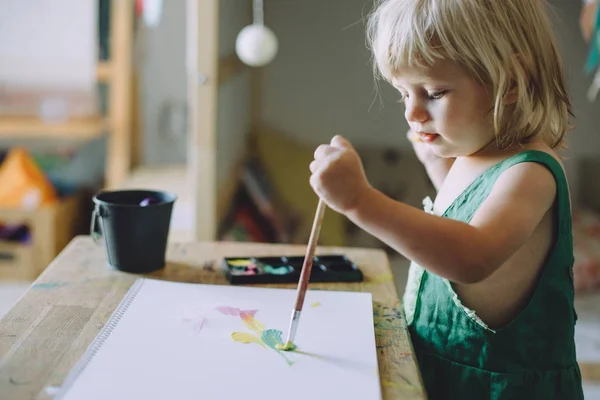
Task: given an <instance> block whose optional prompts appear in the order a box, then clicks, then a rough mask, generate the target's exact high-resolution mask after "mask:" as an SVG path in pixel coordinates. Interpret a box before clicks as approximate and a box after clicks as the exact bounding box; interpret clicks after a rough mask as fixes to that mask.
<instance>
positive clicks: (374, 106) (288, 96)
mask: <svg viewBox="0 0 600 400" xmlns="http://www.w3.org/2000/svg"><path fill="white" fill-rule="evenodd" d="M371 4H372V1H371V0H328V1H323V0H303V1H297V0H266V1H265V7H266V10H265V24H266V25H268V26H269V27H271V28H272V29H273V30H274V31H275V33H276V34H277V36H278V39H279V45H280V47H279V48H280V50H279V53H278V55H277V57H276V59H275V60H274V61H273V63H272V64H270V65H268V66H267V67H266V68H265V69H264V72H263V73H261V85H260V93H261V103H260V107H261V120H262V123H264V124H265V125H267V126H268V127H270V128H272V129H274V130H276V131H279V132H281V133H282V134H285V135H289V136H292V137H294V138H297V139H299V140H301V141H303V142H305V143H310V144H313V143H320V142H323V141H328V140H329V139H330V138H331V137H332V136H333V135H335V134H343V135H345V136H346V137H348V138H349V139H350V140H351V141H353V142H356V143H359V142H361V143H368V142H371V141H373V140H377V141H378V142H380V143H386V144H397V145H404V144H405V141H404V139H403V137H404V134H405V132H406V129H407V124H406V122H405V121H404V118H403V111H402V108H401V106H400V105H399V104H397V103H396V100H398V95H397V94H396V93H394V91H393V90H392V89H391V88H390V87H389V85H387V84H385V83H381V84H380V88H379V90H376V88H375V85H374V80H373V74H372V67H371V63H370V54H369V51H368V49H367V47H366V43H365V36H364V30H365V26H364V23H363V21H362V19H363V16H364V15H366V14H367V13H368V12H369V11H370V6H371Z"/></svg>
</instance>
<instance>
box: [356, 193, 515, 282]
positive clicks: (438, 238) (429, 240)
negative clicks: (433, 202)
mask: <svg viewBox="0 0 600 400" xmlns="http://www.w3.org/2000/svg"><path fill="white" fill-rule="evenodd" d="M346 216H347V217H348V218H349V219H350V220H351V221H352V222H354V223H355V224H357V225H358V226H359V227H361V228H362V229H364V230H365V231H367V232H369V233H370V234H372V235H374V236H376V237H378V238H379V239H380V240H382V241H383V242H385V243H386V244H388V245H389V246H391V247H392V248H394V249H395V250H396V251H398V252H399V253H401V254H403V255H404V256H405V257H407V258H408V259H410V260H413V261H415V262H416V263H418V264H419V265H422V266H423V267H424V268H427V269H428V270H430V271H432V272H434V273H436V274H438V275H440V276H443V277H445V278H447V279H449V280H451V281H454V282H460V283H474V282H478V281H481V280H483V279H485V278H486V277H487V276H489V275H490V274H491V273H492V272H493V270H495V266H497V265H498V263H502V262H503V261H504V260H498V259H494V258H497V257H494V256H493V254H494V252H493V251H490V250H491V246H492V245H493V243H492V241H490V240H489V239H488V238H486V237H485V235H483V234H481V233H480V232H479V231H478V230H477V228H475V227H473V226H471V225H469V224H465V223H463V222H460V221H455V220H451V219H447V218H442V217H438V216H435V215H431V214H427V213H425V212H424V211H421V210H419V209H417V208H414V207H411V206H409V205H406V204H403V203H400V202H397V201H395V200H393V199H391V198H389V197H387V196H385V195H384V194H382V193H381V192H379V191H377V190H375V189H369V190H368V193H366V194H365V195H364V197H363V201H362V202H361V203H360V205H359V206H358V207H357V208H356V209H354V210H353V211H351V212H349V213H347V214H346Z"/></svg>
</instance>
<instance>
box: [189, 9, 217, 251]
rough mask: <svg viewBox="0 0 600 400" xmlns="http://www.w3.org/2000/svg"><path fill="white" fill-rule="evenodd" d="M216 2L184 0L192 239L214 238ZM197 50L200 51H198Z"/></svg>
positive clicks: (215, 234) (215, 217) (215, 182)
mask: <svg viewBox="0 0 600 400" xmlns="http://www.w3.org/2000/svg"><path fill="white" fill-rule="evenodd" d="M219 2H220V1H219V0H188V2H187V7H188V10H187V15H188V20H187V24H186V28H187V35H186V37H187V62H186V65H187V67H188V71H187V72H188V91H187V92H188V105H189V113H188V114H189V116H190V118H189V119H188V121H189V132H190V135H189V139H190V142H189V146H188V168H189V177H190V187H191V192H192V196H193V198H194V199H195V210H194V214H195V215H194V216H195V224H194V230H195V232H194V235H193V237H194V238H195V240H198V241H209V240H215V239H216V236H217V223H218V222H217V204H216V203H217V199H216V198H217V154H216V153H217V143H216V136H217V102H218V90H219ZM200 50H201V51H200Z"/></svg>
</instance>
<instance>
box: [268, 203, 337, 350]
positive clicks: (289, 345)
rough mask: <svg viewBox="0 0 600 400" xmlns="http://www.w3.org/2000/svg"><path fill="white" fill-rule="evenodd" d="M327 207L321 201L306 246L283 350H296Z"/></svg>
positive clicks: (281, 347)
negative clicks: (295, 342) (296, 339)
mask: <svg viewBox="0 0 600 400" xmlns="http://www.w3.org/2000/svg"><path fill="white" fill-rule="evenodd" d="M326 207H327V205H326V204H325V202H324V201H323V199H319V204H318V205H317V211H316V213H315V220H314V221H313V226H312V229H311V231H310V237H309V239H308V246H306V256H305V257H304V263H303V264H302V272H301V273H300V280H299V282H298V289H297V291H296V303H295V305H294V310H293V311H292V318H291V321H290V327H289V329H288V335H287V340H286V341H285V344H284V345H283V346H278V347H279V348H280V349H281V350H293V349H295V348H296V346H295V345H294V338H295V337H296V331H297V330H298V324H299V323H300V313H301V312H302V306H303V305H304V296H305V295H306V288H307V287H308V280H309V279H310V272H311V271H312V265H313V259H314V257H315V250H316V249H317V242H318V241H319V233H320V232H321V225H323V215H324V214H325V208H326Z"/></svg>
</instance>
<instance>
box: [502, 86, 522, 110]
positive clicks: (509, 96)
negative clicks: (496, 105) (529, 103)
mask: <svg viewBox="0 0 600 400" xmlns="http://www.w3.org/2000/svg"><path fill="white" fill-rule="evenodd" d="M518 88H519V87H518V85H517V82H515V81H513V82H512V83H511V85H510V89H508V92H506V94H505V95H504V99H503V103H504V105H505V106H510V105H512V104H515V103H516V102H517V99H518V98H519V90H518Z"/></svg>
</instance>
